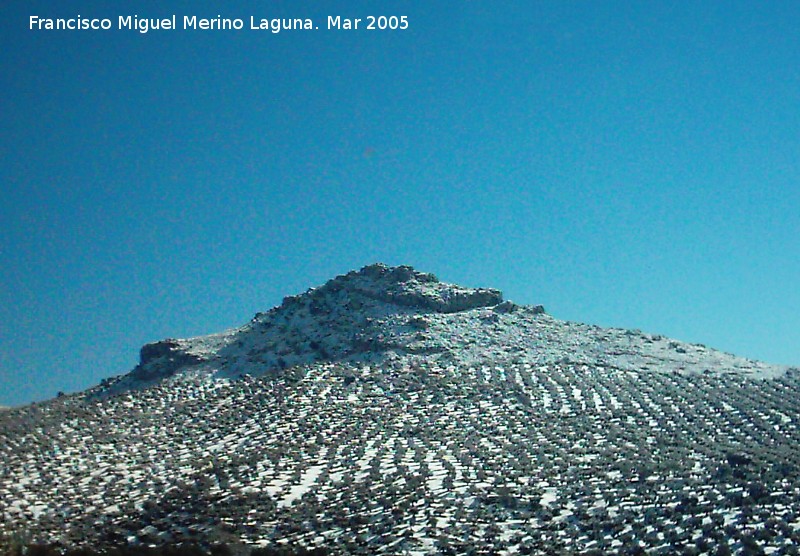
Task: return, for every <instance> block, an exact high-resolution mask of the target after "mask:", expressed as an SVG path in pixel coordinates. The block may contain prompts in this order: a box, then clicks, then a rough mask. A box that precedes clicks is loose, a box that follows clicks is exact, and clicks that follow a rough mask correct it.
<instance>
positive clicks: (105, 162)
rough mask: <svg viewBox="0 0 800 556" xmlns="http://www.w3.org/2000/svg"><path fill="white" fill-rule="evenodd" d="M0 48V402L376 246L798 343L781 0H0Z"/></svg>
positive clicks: (681, 333) (794, 135) (715, 331)
mask: <svg viewBox="0 0 800 556" xmlns="http://www.w3.org/2000/svg"><path fill="white" fill-rule="evenodd" d="M109 6H113V7H109ZM133 14H138V15H139V16H142V17H153V18H155V17H168V16H171V15H172V14H176V15H177V20H178V25H179V27H180V26H181V21H182V17H183V16H184V15H189V16H191V15H196V16H198V17H216V16H217V15H221V16H222V17H229V18H237V17H238V18H242V19H243V20H244V23H245V29H244V30H242V31H201V30H198V31H185V30H181V29H178V30H170V31H151V32H149V33H146V34H141V33H138V32H136V31H121V30H118V29H116V25H117V18H118V17H119V16H125V15H133ZM371 14H372V15H406V16H407V17H408V21H409V28H408V29H407V30H402V31H401V30H395V31H369V30H366V29H360V30H358V31H344V30H340V31H329V30H326V29H325V27H326V16H328V15H334V16H335V15H340V16H342V17H353V18H354V17H361V18H363V19H364V21H363V22H362V24H361V25H362V27H363V26H364V25H365V24H366V22H367V20H366V17H367V16H368V15H371ZM31 15H39V16H40V17H51V18H57V17H61V18H67V17H77V16H78V15H80V16H82V17H84V18H90V17H98V18H103V17H106V18H109V19H111V20H112V23H113V24H114V29H112V30H108V31H77V30H76V31H31V30H29V17H30V16H31ZM251 15H252V16H255V17H256V18H257V19H260V18H262V17H265V18H273V17H300V18H306V17H308V18H314V24H315V25H319V27H320V28H319V29H318V30H313V31H282V32H280V33H278V34H273V33H270V32H268V31H267V32H258V31H251V30H248V29H247V27H249V23H250V22H249V18H250V16H251ZM0 51H2V55H0V65H1V66H2V68H0V69H2V71H1V72H0V90H1V91H2V93H0V130H2V131H0V157H1V158H0V161H1V162H0V184H1V185H2V195H0V404H6V405H12V404H22V403H27V402H30V401H34V400H41V399H46V398H49V397H52V396H54V395H55V394H56V392H57V391H59V390H63V391H76V390H82V389H85V388H88V387H90V386H92V385H94V384H97V383H98V382H99V381H100V379H102V378H104V377H107V376H112V375H117V374H121V373H124V372H127V371H129V370H130V369H131V368H132V367H133V366H134V365H135V364H136V362H137V359H138V350H139V347H140V346H141V345H142V344H143V343H145V342H149V341H155V340H158V339H161V338H165V337H184V336H191V335H198V334H205V333H211V332H217V331H220V330H222V329H225V328H229V327H232V326H237V325H239V324H242V323H244V322H246V321H247V320H248V319H249V318H250V317H252V315H253V314H254V313H255V312H256V311H262V310H267V309H269V308H270V307H272V306H274V305H276V304H278V303H280V301H281V299H282V297H283V296H284V295H288V294H294V293H299V292H302V291H304V290H305V289H307V288H308V287H310V286H315V285H319V284H320V283H322V282H324V281H325V280H327V279H329V278H332V277H333V276H335V275H337V274H341V273H344V272H346V271H348V270H351V269H354V268H360V267H361V266H363V265H365V264H369V263H372V262H377V261H383V262H386V263H388V264H411V265H414V266H415V267H416V268H418V269H420V270H424V271H429V272H434V273H436V274H437V275H438V276H439V277H440V278H442V279H443V280H447V281H451V282H457V283H462V284H464V285H471V286H491V287H498V288H500V289H502V290H503V291H504V292H505V294H506V297H507V298H510V299H513V300H515V301H517V302H520V303H529V304H538V303H541V304H544V305H545V307H546V308H547V310H548V311H549V312H550V313H551V314H553V315H554V316H556V317H559V318H563V319H568V320H578V321H583V322H590V323H596V324H600V325H608V326H612V325H613V326H621V327H629V328H640V329H643V330H646V331H649V332H653V333H661V334H665V335H669V336H674V337H677V338H679V339H682V340H687V341H693V342H702V343H705V344H707V345H710V346H713V347H717V348H720V349H723V350H725V351H730V352H734V353H737V354H739V355H744V356H747V357H751V358H755V359H762V360H765V361H769V362H774V363H787V364H800V289H799V288H798V277H800V241H798V237H799V236H800V233H799V232H800V3H798V2H794V1H787V2H763V3H755V2H751V1H726V2H569V1H564V0H557V1H556V0H554V1H549V2H537V1H533V0H525V1H519V2H518V1H513V0H512V1H508V2H488V1H483V0H458V1H455V0H442V1H439V0H426V1H424V2H423V1H404V2H400V1H397V2H392V1H382V2H374V1H373V2H366V1H357V0H347V1H339V0H333V1H325V2H323V1H319V0H317V1H313V2H309V1H302V0H293V1H278V0H275V1H268V2H265V1H263V0H261V1H253V2H236V1H230V0H226V1H225V2H222V1H217V2H210V1H206V0H200V1H197V0H193V1H174V2H163V1H161V2H154V1H120V2H112V3H109V2H100V1H89V0H87V1H83V2H79V1H72V0H60V1H58V2H56V1H50V2H42V1H36V0H33V1H30V2H20V1H10V2H3V5H2V6H1V7H0Z"/></svg>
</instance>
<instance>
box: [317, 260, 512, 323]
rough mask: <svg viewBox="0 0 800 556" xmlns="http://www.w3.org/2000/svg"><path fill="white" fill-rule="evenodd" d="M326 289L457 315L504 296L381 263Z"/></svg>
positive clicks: (491, 304) (330, 283)
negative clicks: (351, 292)
mask: <svg viewBox="0 0 800 556" xmlns="http://www.w3.org/2000/svg"><path fill="white" fill-rule="evenodd" d="M325 288H327V289H331V288H335V289H341V288H346V289H349V290H351V291H353V292H357V293H360V294H363V295H365V296H366V297H368V298H372V299H377V300H380V301H384V302H386V303H392V304H395V305H401V306H405V307H412V308H418V309H421V310H427V311H434V312H436V313H457V312H460V311H468V310H470V309H478V308H481V307H492V306H494V305H497V304H499V303H502V302H503V293H502V292H501V291H499V290H496V289H492V288H465V287H462V286H458V285H455V284H446V283H443V282H440V281H439V279H438V278H437V277H436V276H435V275H433V274H430V273H425V272H418V271H416V270H414V269H413V268H412V267H410V266H397V267H388V266H386V265H385V264H382V263H377V264H373V265H369V266H365V267H364V268H362V269H361V270H359V271H358V272H350V273H348V274H346V275H344V276H339V277H338V278H335V279H334V280H332V281H331V282H328V284H326V285H325V286H323V289H325Z"/></svg>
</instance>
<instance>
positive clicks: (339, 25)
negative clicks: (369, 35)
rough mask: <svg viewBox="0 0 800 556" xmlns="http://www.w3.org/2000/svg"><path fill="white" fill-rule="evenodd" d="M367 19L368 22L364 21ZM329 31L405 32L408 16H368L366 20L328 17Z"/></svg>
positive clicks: (336, 16)
mask: <svg viewBox="0 0 800 556" xmlns="http://www.w3.org/2000/svg"><path fill="white" fill-rule="evenodd" d="M364 19H366V22H365V21H364ZM328 29H342V30H346V31H347V30H357V29H367V30H370V31H372V30H381V31H383V30H385V29H390V30H395V29H398V30H401V31H402V30H405V29H408V16H407V15H400V16H397V15H390V16H386V15H380V16H374V15H368V16H367V17H366V18H363V19H362V18H360V17H356V18H349V17H342V16H339V15H335V16H334V15H329V16H328Z"/></svg>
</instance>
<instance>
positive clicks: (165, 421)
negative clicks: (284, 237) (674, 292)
mask: <svg viewBox="0 0 800 556" xmlns="http://www.w3.org/2000/svg"><path fill="white" fill-rule="evenodd" d="M141 355H142V357H141V363H140V365H138V366H137V368H136V369H134V370H133V371H132V372H131V373H129V374H128V375H125V376H123V377H119V378H116V379H111V380H109V381H105V382H104V384H103V385H101V386H100V387H98V388H95V389H93V390H91V391H89V392H87V393H86V394H85V395H76V396H67V397H65V398H60V399H57V400H52V401H50V402H47V403H44V404H35V405H32V406H28V407H25V408H17V409H13V410H11V411H8V412H3V413H2V414H0V458H1V459H0V461H2V467H1V468H0V523H2V525H0V527H2V529H3V530H4V531H5V532H10V531H25V532H26V533H27V534H29V535H30V536H31V537H32V538H33V539H35V540H40V541H48V542H60V543H62V544H64V545H67V546H72V545H80V544H87V543H91V544H93V545H97V544H98V543H99V544H103V543H105V544H120V543H127V544H137V543H145V544H159V543H165V542H180V541H186V540H193V541H200V542H217V541H226V542H243V543H247V544H254V545H265V546H266V545H273V544H276V543H277V544H279V543H287V542H288V543H291V544H293V545H296V546H304V547H314V546H325V547H328V548H330V549H331V550H332V551H334V552H340V553H359V552H360V553H376V552H381V553H387V554H401V553H405V554H428V553H433V552H437V551H439V552H448V551H451V552H458V553H460V552H464V551H467V549H468V548H470V547H472V548H474V549H476V550H478V551H480V552H486V551H489V550H496V551H505V552H507V553H530V552H533V553H563V552H565V551H575V552H590V551H593V550H594V551H597V552H598V553H608V552H622V551H635V550H637V549H646V550H648V551H649V552H654V553H659V552H662V553H673V552H675V551H679V550H680V551H682V550H688V549H689V547H695V548H697V549H698V550H700V551H711V550H722V549H723V547H728V548H730V549H734V550H737V549H742V550H744V549H745V548H746V547H748V546H751V545H757V546H761V547H763V548H770V549H772V548H774V549H781V548H783V547H789V546H791V545H793V544H796V543H798V542H800V535H798V529H800V503H798V502H799V500H798V497H799V496H800V471H798V470H799V469H800V454H798V451H797V448H796V446H797V445H798V440H800V433H798V430H797V419H798V415H799V413H798V410H799V409H800V407H799V406H798V403H799V402H798V401H797V400H798V399H800V398H798V390H799V389H800V383H798V376H800V375H798V373H797V371H796V370H793V369H786V368H780V367H774V366H769V365H766V364H763V363H758V362H753V361H749V360H745V359H741V358H737V357H735V356H732V355H728V354H723V353H720V352H717V351H715V350H712V349H708V348H705V347H703V346H698V345H690V344H685V343H682V342H679V341H676V340H670V339H668V338H662V337H660V336H654V335H649V334H644V333H641V332H638V331H626V330H619V329H601V328H598V327H594V326H588V325H582V324H576V323H567V322H563V321H559V320H557V319H554V318H552V317H551V316H549V315H547V314H545V313H544V311H543V309H542V308H541V307H523V306H517V305H515V304H513V303H510V302H504V301H502V295H501V293H500V292H498V291H497V290H491V289H470V288H463V287H459V286H455V285H451V284H443V283H441V282H439V281H438V280H436V279H435V277H433V276H432V275H430V274H423V273H419V272H416V271H414V270H413V269H411V268H410V267H395V268H390V267H386V266H384V265H372V266H369V267H365V268H364V269H362V270H360V271H358V272H351V273H349V274H347V275H344V276H340V277H338V278H336V279H334V280H331V281H330V282H328V283H327V284H325V285H323V286H321V287H320V288H317V289H313V290H309V291H308V292H306V293H305V294H303V295H300V296H294V297H290V298H287V299H286V300H284V303H283V304H282V305H281V306H279V307H276V308H275V309H273V310H271V311H269V312H267V313H262V314H257V315H256V316H255V318H254V319H253V320H252V321H251V322H250V323H248V324H246V325H244V326H243V327H240V328H238V329H234V330H231V331H228V332H225V333H222V334H218V335H212V336H206V337H200V338H194V339H187V340H164V341H162V342H156V343H155V344H149V345H147V346H145V347H144V348H143V349H142V354H141Z"/></svg>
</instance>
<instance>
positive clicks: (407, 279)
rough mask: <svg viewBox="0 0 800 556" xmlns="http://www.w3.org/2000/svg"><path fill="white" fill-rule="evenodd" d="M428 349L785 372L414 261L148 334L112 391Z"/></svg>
mask: <svg viewBox="0 0 800 556" xmlns="http://www.w3.org/2000/svg"><path fill="white" fill-rule="evenodd" d="M421 356H424V358H425V359H426V360H427V361H428V362H429V363H431V362H434V361H435V362H438V363H447V364H459V365H465V364H469V365H471V364H475V363H477V362H478V361H481V360H484V361H494V362H501V361H502V362H506V361H515V362H522V361H527V362H529V363H531V364H544V363H548V362H553V361H559V360H561V361H572V362H582V363H591V364H598V363H599V364H603V365H606V366H613V367H616V368H621V369H627V370H633V371H648V370H650V371H652V370H661V371H664V370H676V371H679V372H698V371H706V372H725V373H728V372H735V373H744V374H747V375H752V376H766V375H772V374H775V373H779V372H781V368H779V367H774V366H770V365H765V364H762V363H758V362H754V361H750V360H745V359H742V358H739V357H734V356H732V355H730V354H725V353H721V352H718V351H716V350H712V349H708V348H706V347H705V346H702V345H696V344H687V343H684V342H679V341H676V340H672V339H669V338H665V337H663V336H660V335H650V334H644V333H641V332H639V331H630V330H620V329H601V328H599V327H595V326H587V325H582V324H575V323H568V322H563V321H559V320H557V319H553V318H551V317H549V316H547V315H546V314H545V312H544V308H543V307H542V306H539V305H537V306H532V307H527V306H519V305H516V304H514V303H512V302H510V301H503V294H502V293H501V292H500V291H499V290H496V289H490V288H467V287H463V286H458V285H454V284H448V283H444V282H440V281H439V279H438V278H436V276H435V275H433V274H429V273H424V272H418V271H416V270H414V269H413V268H412V267H410V266H396V267H389V266H386V265H384V264H381V263H377V264H373V265H369V266H365V267H364V268H362V269H361V270H359V271H352V272H349V273H347V274H345V275H342V276H338V277H336V278H334V279H332V280H330V281H328V282H327V283H325V284H324V285H322V286H320V287H318V288H312V289H309V290H308V291H307V292H305V293H303V294H301V295H294V296H289V297H286V298H285V299H284V300H283V303H282V304H281V305H280V306H278V307H275V308H273V309H272V310H270V311H268V312H266V313H257V314H256V316H255V317H254V318H253V319H252V321H250V322H249V323H247V324H245V325H244V326H242V327H240V328H236V329H232V330H228V331H226V332H223V333H220V334H212V335H209V336H201V337H197V338H190V339H172V338H170V339H166V340H162V341H159V342H155V343H152V344H147V345H145V346H144V347H142V349H141V354H140V363H139V365H138V366H137V367H136V368H135V369H134V370H133V371H132V372H131V373H130V374H129V375H128V376H126V377H124V378H122V379H121V380H118V381H116V382H114V384H113V386H112V387H110V388H108V390H107V391H108V392H109V393H119V392H121V391H123V390H124V389H127V388H131V387H136V388H139V387H142V386H147V385H150V384H153V383H154V382H156V381H159V380H162V379H164V378H167V377H171V376H174V375H180V374H184V373H195V374H196V373H201V374H206V375H215V376H218V377H224V378H236V377H240V376H243V375H251V376H261V375H264V374H269V375H274V376H278V375H284V374H286V373H285V371H287V370H291V373H294V374H297V373H298V372H302V368H301V367H303V366H307V365H311V364H314V363H319V362H324V361H329V362H333V361H338V362H349V363H353V364H362V363H373V364H377V363H381V364H390V365H395V366H396V365H397V364H407V363H408V361H409V360H419V359H420V358H421Z"/></svg>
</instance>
